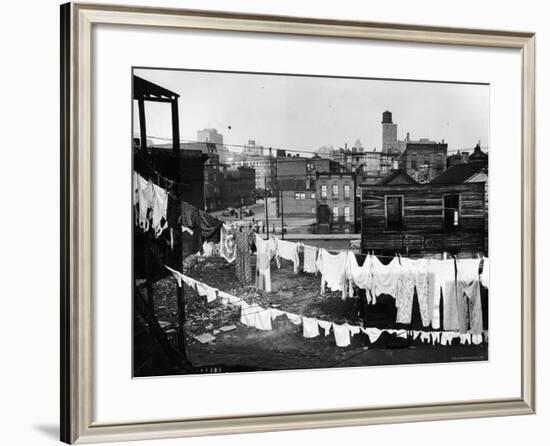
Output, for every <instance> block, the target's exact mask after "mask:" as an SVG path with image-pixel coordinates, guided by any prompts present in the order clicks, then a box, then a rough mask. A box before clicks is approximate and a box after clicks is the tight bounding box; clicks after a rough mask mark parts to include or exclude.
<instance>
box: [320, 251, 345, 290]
mask: <svg viewBox="0 0 550 446" xmlns="http://www.w3.org/2000/svg"><path fill="white" fill-rule="evenodd" d="M347 258H348V254H347V252H345V251H342V252H340V253H338V254H335V255H332V254H330V253H329V252H328V251H326V250H325V249H320V250H319V256H318V257H317V269H318V270H319V271H320V272H321V295H323V294H325V284H326V286H328V287H329V288H330V289H331V290H332V291H342V299H346V297H347V294H346V263H347Z"/></svg>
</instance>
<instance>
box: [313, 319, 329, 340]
mask: <svg viewBox="0 0 550 446" xmlns="http://www.w3.org/2000/svg"><path fill="white" fill-rule="evenodd" d="M317 323H318V324H319V327H321V328H322V329H323V330H325V336H328V335H329V334H330V328H331V327H332V322H328V321H320V320H317Z"/></svg>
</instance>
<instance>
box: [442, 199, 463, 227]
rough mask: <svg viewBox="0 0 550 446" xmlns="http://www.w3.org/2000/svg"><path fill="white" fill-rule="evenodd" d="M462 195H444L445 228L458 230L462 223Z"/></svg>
mask: <svg viewBox="0 0 550 446" xmlns="http://www.w3.org/2000/svg"><path fill="white" fill-rule="evenodd" d="M459 213H460V195H459V194H452V195H443V226H444V227H445V229H452V228H456V227H457V226H458V225H459V223H460V215H459Z"/></svg>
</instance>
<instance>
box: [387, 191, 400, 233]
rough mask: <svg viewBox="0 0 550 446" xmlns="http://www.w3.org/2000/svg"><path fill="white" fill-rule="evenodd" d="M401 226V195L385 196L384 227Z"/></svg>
mask: <svg viewBox="0 0 550 446" xmlns="http://www.w3.org/2000/svg"><path fill="white" fill-rule="evenodd" d="M402 226H403V197H391V196H390V197H386V227H388V228H401V227H402Z"/></svg>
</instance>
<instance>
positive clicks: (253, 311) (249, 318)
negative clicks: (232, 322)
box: [240, 303, 263, 327]
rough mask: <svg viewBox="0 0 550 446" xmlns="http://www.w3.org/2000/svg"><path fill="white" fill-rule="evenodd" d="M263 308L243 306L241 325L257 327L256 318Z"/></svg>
mask: <svg viewBox="0 0 550 446" xmlns="http://www.w3.org/2000/svg"><path fill="white" fill-rule="evenodd" d="M262 310H263V308H262V307H260V306H259V305H258V304H252V305H249V304H245V303H243V304H241V319H240V321H241V324H244V325H246V326H248V327H256V317H257V315H258V314H259V312H260V311H262Z"/></svg>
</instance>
